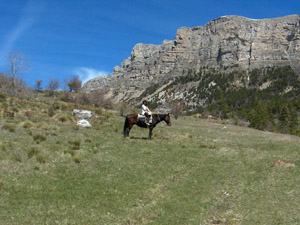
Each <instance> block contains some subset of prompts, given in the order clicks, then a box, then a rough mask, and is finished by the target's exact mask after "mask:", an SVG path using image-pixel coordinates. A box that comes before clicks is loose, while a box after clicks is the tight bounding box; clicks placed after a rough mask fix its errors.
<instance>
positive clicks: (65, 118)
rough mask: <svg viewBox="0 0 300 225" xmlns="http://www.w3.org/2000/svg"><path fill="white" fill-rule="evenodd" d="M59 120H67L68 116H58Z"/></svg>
mask: <svg viewBox="0 0 300 225" xmlns="http://www.w3.org/2000/svg"><path fill="white" fill-rule="evenodd" d="M58 120H59V121H60V122H66V121H67V117H65V116H61V117H59V118H58Z"/></svg>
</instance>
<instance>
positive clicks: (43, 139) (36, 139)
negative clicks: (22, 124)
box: [33, 134, 47, 143]
mask: <svg viewBox="0 0 300 225" xmlns="http://www.w3.org/2000/svg"><path fill="white" fill-rule="evenodd" d="M33 140H34V141H35V142H36V143H40V142H42V141H46V140H47V138H46V137H45V136H43V135H41V134H37V135H34V136H33Z"/></svg>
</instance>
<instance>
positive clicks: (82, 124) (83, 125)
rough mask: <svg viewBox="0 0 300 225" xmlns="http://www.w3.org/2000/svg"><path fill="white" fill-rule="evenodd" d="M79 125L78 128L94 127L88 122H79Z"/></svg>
mask: <svg viewBox="0 0 300 225" xmlns="http://www.w3.org/2000/svg"><path fill="white" fill-rule="evenodd" d="M77 125H78V126H81V127H91V126H92V125H91V124H90V123H89V121H87V120H79V121H78V122H77Z"/></svg>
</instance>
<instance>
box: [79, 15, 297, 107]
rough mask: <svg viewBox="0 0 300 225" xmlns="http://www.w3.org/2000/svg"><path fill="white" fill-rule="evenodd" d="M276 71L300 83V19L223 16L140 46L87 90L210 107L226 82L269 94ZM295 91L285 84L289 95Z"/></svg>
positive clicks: (124, 99) (124, 97)
mask: <svg viewBox="0 0 300 225" xmlns="http://www.w3.org/2000/svg"><path fill="white" fill-rule="evenodd" d="M277 67H284V68H291V71H293V72H292V73H293V75H292V76H293V77H295V76H296V78H295V79H296V80H299V79H297V77H298V78H299V74H300V15H290V16H285V17H280V18H274V19H262V20H253V19H249V18H245V17H241V16H223V17H220V18H217V19H215V20H212V21H210V22H208V23H207V24H206V25H205V26H198V27H182V28H179V29H178V30H177V33H176V37H175V40H165V41H164V42H163V43H162V44H161V45H153V44H137V45H136V46H135V47H134V48H133V50H132V52H131V56H130V57H129V58H127V59H125V60H124V62H123V63H122V64H121V66H116V67H115V68H114V71H113V73H112V74H110V75H109V76H107V77H106V76H101V77H97V78H95V79H92V80H90V81H88V82H87V83H85V85H84V87H83V90H84V91H86V92H91V91H93V90H101V91H103V92H105V93H106V96H108V97H110V98H112V99H113V100H115V101H118V102H130V103H132V104H136V103H140V101H141V99H142V98H146V99H149V100H150V101H152V102H156V104H158V105H163V104H164V103H166V102H170V101H175V100H176V101H182V102H184V104H186V106H188V107H189V108H191V109H192V108H197V107H199V106H205V105H208V104H209V103H211V102H209V95H211V94H212V92H211V91H209V89H210V88H212V89H213V88H214V89H216V88H217V87H219V86H220V85H222V84H224V83H228V85H226V87H225V89H224V90H223V91H225V92H226V90H230V89H239V88H246V89H247V90H250V89H257V90H264V89H266V88H268V87H270V85H271V84H274V82H275V80H276V79H277V78H274V76H273V75H274V74H273V75H272V76H271V75H270V76H271V77H267V78H266V76H265V75H266V74H270V70H271V69H272V68H273V69H272V71H273V72H274V68H277ZM287 70H288V71H290V70H289V69H287ZM283 71H285V70H283ZM277 72H278V71H277ZM277 72H276V73H277ZM263 77H264V78H263ZM269 78H272V79H273V80H272V79H271V80H270V79H269ZM255 79H256V80H255ZM220 82H221V83H220ZM295 88H296V87H294V86H289V85H286V86H285V87H284V90H285V92H289V91H292V90H293V89H295ZM213 94H215V93H213Z"/></svg>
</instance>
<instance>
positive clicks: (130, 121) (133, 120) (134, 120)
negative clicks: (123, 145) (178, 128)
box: [124, 114, 172, 139]
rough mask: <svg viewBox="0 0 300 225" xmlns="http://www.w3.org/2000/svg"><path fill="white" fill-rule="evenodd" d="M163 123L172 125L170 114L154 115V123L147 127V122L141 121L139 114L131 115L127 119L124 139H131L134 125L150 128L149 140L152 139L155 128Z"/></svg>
mask: <svg viewBox="0 0 300 225" xmlns="http://www.w3.org/2000/svg"><path fill="white" fill-rule="evenodd" d="M161 121H165V122H166V124H167V125H168V126H171V124H172V123H171V118H170V115H169V114H152V123H151V124H150V125H147V124H146V123H145V121H142V120H139V118H138V114H129V115H127V116H126V118H125V124H124V138H126V137H129V132H130V129H131V128H132V126H133V125H137V126H139V127H143V128H149V136H148V139H151V136H152V130H153V128H154V127H155V126H156V125H157V124H158V123H160V122H161Z"/></svg>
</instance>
